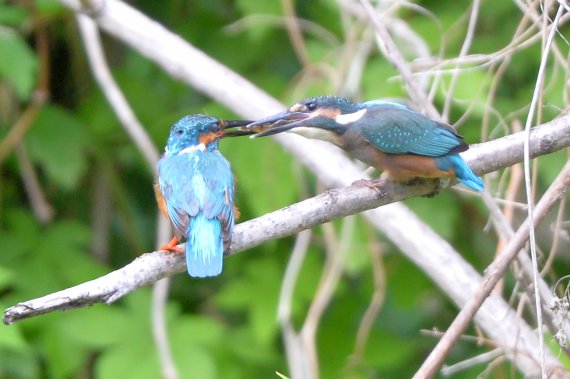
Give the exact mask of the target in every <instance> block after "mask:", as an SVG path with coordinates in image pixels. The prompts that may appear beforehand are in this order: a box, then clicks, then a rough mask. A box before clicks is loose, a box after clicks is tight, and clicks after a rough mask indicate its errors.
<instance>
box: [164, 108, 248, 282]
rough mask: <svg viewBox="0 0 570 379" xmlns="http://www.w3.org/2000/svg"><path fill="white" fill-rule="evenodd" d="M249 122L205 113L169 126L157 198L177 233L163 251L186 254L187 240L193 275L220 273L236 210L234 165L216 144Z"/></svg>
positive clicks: (187, 254)
mask: <svg viewBox="0 0 570 379" xmlns="http://www.w3.org/2000/svg"><path fill="white" fill-rule="evenodd" d="M248 123H250V121H245V120H235V121H228V120H220V119H217V118H215V117H211V116H206V115H202V114H195V115H189V116H185V117H183V118H181V119H180V120H179V121H177V122H176V123H175V124H174V125H173V126H172V128H171V129H170V133H169V135H168V140H167V143H166V148H165V150H164V155H163V156H162V157H161V159H160V160H159V161H158V163H157V166H156V168H157V180H156V183H155V186H154V187H155V195H156V200H157V202H158V205H159V208H160V210H161V211H162V214H163V215H164V216H165V217H166V218H167V219H169V220H170V223H171V225H172V228H173V230H174V237H173V238H172V240H171V241H170V242H169V243H168V244H167V245H165V246H163V247H161V250H174V251H178V252H181V253H182V251H181V250H180V249H179V248H178V247H177V246H176V245H177V244H178V241H179V240H180V239H185V240H186V251H185V253H186V263H187V268H188V273H189V274H190V276H194V277H208V276H215V275H218V274H220V272H221V271H222V262H223V257H224V250H225V249H227V248H228V247H229V245H230V242H231V237H232V230H233V227H234V216H236V212H237V210H235V209H234V205H233V202H234V177H233V174H232V170H231V167H230V163H229V162H228V161H227V160H226V158H224V156H223V155H222V154H221V153H220V151H219V150H218V144H219V140H220V139H221V138H223V137H228V136H230V137H231V136H238V135H244V134H251V133H250V132H248V131H245V130H243V131H237V130H236V131H226V130H225V129H227V128H231V127H237V126H243V125H246V124H248Z"/></svg>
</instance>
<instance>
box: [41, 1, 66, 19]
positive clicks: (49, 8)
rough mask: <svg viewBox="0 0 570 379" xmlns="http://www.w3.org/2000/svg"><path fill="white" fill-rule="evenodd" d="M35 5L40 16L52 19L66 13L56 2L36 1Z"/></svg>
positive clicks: (59, 3)
mask: <svg viewBox="0 0 570 379" xmlns="http://www.w3.org/2000/svg"><path fill="white" fill-rule="evenodd" d="M35 5H36V9H37V10H38V12H39V13H40V14H41V15H42V16H49V17H54V16H57V15H60V14H62V13H64V12H65V11H66V8H65V7H64V5H63V4H62V3H61V2H60V1H57V0H36V1H35Z"/></svg>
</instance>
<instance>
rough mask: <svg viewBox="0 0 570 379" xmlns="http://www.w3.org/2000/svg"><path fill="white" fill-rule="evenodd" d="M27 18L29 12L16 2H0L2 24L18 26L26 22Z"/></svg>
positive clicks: (0, 20)
mask: <svg viewBox="0 0 570 379" xmlns="http://www.w3.org/2000/svg"><path fill="white" fill-rule="evenodd" d="M27 18H28V12H27V11H26V10H25V9H24V8H22V7H19V6H17V5H15V4H10V5H6V4H0V25H10V26H18V25H21V24H22V23H23V22H25V21H26V19H27ZM1 33H2V31H1V29H0V34H1Z"/></svg>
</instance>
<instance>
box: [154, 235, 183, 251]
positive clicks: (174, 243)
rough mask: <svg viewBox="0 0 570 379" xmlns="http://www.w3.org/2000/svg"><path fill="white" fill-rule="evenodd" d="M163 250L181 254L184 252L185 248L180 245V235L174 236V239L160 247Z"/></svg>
mask: <svg viewBox="0 0 570 379" xmlns="http://www.w3.org/2000/svg"><path fill="white" fill-rule="evenodd" d="M158 250H161V251H174V252H176V253H179V254H183V253H184V250H182V249H181V248H179V247H178V237H176V236H174V237H172V239H171V240H170V241H169V242H168V243H167V244H166V245H162V246H161V247H159V248H158Z"/></svg>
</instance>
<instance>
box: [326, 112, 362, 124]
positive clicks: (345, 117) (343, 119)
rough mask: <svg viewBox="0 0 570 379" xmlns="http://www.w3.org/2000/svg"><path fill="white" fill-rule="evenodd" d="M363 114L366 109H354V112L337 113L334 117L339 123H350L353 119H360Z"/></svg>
mask: <svg viewBox="0 0 570 379" xmlns="http://www.w3.org/2000/svg"><path fill="white" fill-rule="evenodd" d="M364 114H366V109H361V110H359V111H356V112H354V113H347V114H339V115H338V116H336V117H335V118H334V119H335V121H336V122H338V123H339V124H342V125H347V124H351V123H353V122H355V121H358V120H360V119H361V118H362V116H364Z"/></svg>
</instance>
